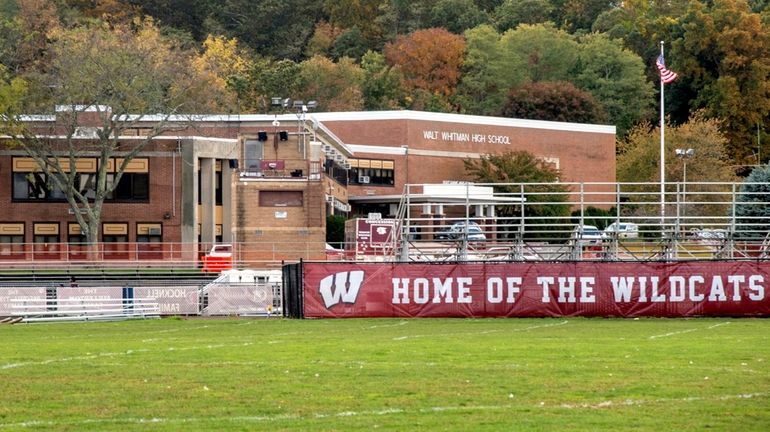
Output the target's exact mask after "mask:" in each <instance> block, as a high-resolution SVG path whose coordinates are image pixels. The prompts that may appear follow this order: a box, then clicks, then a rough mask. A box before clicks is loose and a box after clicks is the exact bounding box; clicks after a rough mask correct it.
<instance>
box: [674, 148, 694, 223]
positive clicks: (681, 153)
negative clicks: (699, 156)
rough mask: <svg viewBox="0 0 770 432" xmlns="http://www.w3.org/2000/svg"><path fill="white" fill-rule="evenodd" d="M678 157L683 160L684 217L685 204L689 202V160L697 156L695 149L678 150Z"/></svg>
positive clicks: (683, 213) (683, 212)
mask: <svg viewBox="0 0 770 432" xmlns="http://www.w3.org/2000/svg"><path fill="white" fill-rule="evenodd" d="M675 152H676V157H678V158H679V159H682V216H684V215H685V213H686V212H685V202H687V159H690V158H692V157H693V156H694V155H695V149H691V148H688V149H680V148H678V149H676V150H675Z"/></svg>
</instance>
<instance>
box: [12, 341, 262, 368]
mask: <svg viewBox="0 0 770 432" xmlns="http://www.w3.org/2000/svg"><path fill="white" fill-rule="evenodd" d="M250 345H254V343H253V342H242V343H236V344H216V345H214V344H212V345H201V346H191V347H180V348H177V347H168V348H159V349H153V350H150V349H145V348H140V349H129V350H125V351H118V352H105V353H96V354H90V353H89V354H86V355H82V356H72V357H61V358H56V359H47V360H40V361H29V362H19V363H6V364H2V365H0V370H5V369H15V368H20V367H26V366H45V365H49V364H51V363H67V362H75V361H84V360H94V359H98V358H109V357H118V356H125V355H131V354H136V353H147V352H169V351H170V352H173V351H193V350H210V349H217V348H224V347H239V346H250Z"/></svg>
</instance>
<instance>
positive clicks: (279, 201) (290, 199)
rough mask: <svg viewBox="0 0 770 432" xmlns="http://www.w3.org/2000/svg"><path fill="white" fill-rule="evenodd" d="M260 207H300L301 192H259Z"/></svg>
mask: <svg viewBox="0 0 770 432" xmlns="http://www.w3.org/2000/svg"><path fill="white" fill-rule="evenodd" d="M259 206H260V207H302V191H260V192H259Z"/></svg>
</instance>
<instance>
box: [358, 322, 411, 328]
mask: <svg viewBox="0 0 770 432" xmlns="http://www.w3.org/2000/svg"><path fill="white" fill-rule="evenodd" d="M407 324H409V321H399V322H397V323H396V324H385V325H373V326H369V327H364V328H366V329H375V328H383V327H401V326H405V325H407Z"/></svg>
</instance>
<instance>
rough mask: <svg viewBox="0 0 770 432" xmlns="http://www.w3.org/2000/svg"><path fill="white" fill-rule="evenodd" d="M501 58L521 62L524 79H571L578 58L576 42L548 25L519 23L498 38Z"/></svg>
mask: <svg viewBox="0 0 770 432" xmlns="http://www.w3.org/2000/svg"><path fill="white" fill-rule="evenodd" d="M500 45H501V50H502V51H503V52H504V53H506V54H503V58H509V57H510V56H512V55H515V56H517V57H519V59H521V61H523V62H524V64H525V68H524V72H525V73H526V76H525V79H524V81H525V82H526V81H535V82H537V81H571V79H572V76H573V73H574V68H575V65H576V64H577V60H578V43H577V42H576V41H575V39H574V38H573V37H572V36H571V35H569V34H567V33H566V32H564V31H562V30H557V29H556V28H555V27H554V26H553V25H552V24H550V23H548V24H536V25H528V24H522V25H520V26H519V27H518V28H516V30H509V31H507V32H505V33H504V34H503V36H502V38H501V39H500Z"/></svg>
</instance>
